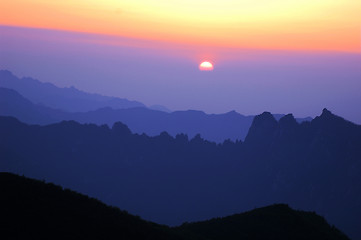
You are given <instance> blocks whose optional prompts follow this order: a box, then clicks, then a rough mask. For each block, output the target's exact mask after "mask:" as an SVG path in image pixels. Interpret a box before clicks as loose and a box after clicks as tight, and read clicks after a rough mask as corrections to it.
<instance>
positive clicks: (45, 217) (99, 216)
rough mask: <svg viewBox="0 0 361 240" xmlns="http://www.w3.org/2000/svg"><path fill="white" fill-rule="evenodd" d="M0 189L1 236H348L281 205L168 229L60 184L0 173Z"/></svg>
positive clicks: (249, 239)
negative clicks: (0, 195)
mask: <svg viewBox="0 0 361 240" xmlns="http://www.w3.org/2000/svg"><path fill="white" fill-rule="evenodd" d="M0 190H1V194H2V202H1V205H0V209H1V215H0V223H1V229H2V231H1V235H2V239H149V240H151V239H157V240H161V239H179V240H182V239H183V240H187V239H189V240H190V239H194V240H195V239H199V240H206V239H213V240H217V239H220V240H233V239H245V240H253V239H254V240H256V239H275V240H276V239H277V240H283V239H284V240H286V239H287V240H288V239H296V240H298V239H299V240H301V239H304V240H313V239H315V240H316V239H317V240H346V239H348V238H347V237H346V236H345V235H344V234H342V233H341V232H340V231H339V230H337V229H336V228H335V227H331V226H330V225H329V224H328V223H327V222H326V221H325V220H324V219H323V218H322V217H320V216H317V215H316V214H314V213H310V212H303V211H294V210H292V209H291V208H289V207H288V206H287V205H273V206H269V207H264V208H259V209H255V210H253V211H250V212H246V213H243V214H238V215H233V216H230V217H225V218H218V219H212V220H209V221H205V222H197V223H188V224H183V225H182V226H180V227H177V228H169V227H167V226H164V225H158V224H155V223H151V222H147V221H144V220H142V219H140V218H139V217H136V216H133V215H130V214H128V213H127V212H125V211H121V210H119V209H118V208H115V207H109V206H107V205H105V204H103V203H102V202H100V201H98V200H96V199H94V198H89V197H87V196H85V195H81V194H79V193H76V192H74V191H71V190H68V189H65V190H64V189H63V188H61V187H60V186H56V185H54V184H50V183H47V184H46V183H44V182H41V181H38V180H32V179H29V178H25V177H20V176H17V175H14V174H10V173H0ZM4 237H5V238H4Z"/></svg>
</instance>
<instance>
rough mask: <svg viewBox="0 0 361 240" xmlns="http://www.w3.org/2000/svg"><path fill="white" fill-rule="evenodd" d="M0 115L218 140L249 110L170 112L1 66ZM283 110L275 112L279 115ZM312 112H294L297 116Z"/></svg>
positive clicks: (230, 134) (236, 135)
mask: <svg viewBox="0 0 361 240" xmlns="http://www.w3.org/2000/svg"><path fill="white" fill-rule="evenodd" d="M0 115H2V116H14V117H16V118H18V119H19V120H21V121H23V122H26V123H29V124H41V125H44V124H50V123H56V122H59V121H62V120H75V121H78V122H80V123H95V124H98V125H102V124H108V125H109V126H112V125H113V124H114V123H115V122H117V121H121V122H123V123H125V124H126V125H127V126H128V127H129V128H130V129H131V131H132V132H134V133H138V134H142V133H145V134H147V135H149V136H156V135H159V134H160V133H161V132H162V131H167V132H168V133H169V134H170V135H171V136H176V135H177V134H179V133H184V134H187V135H188V136H189V137H191V138H193V137H194V136H195V135H197V134H201V136H202V137H203V138H204V139H207V140H209V141H214V142H217V143H221V142H223V141H224V140H227V139H230V140H232V141H235V140H237V139H239V140H244V138H245V137H246V135H247V132H248V129H249V127H250V126H251V124H252V120H253V118H254V116H244V115H242V114H239V113H237V112H235V111H231V112H228V113H224V114H206V113H204V112H202V111H196V110H187V111H174V112H170V111H169V110H168V109H166V108H165V107H163V106H159V105H157V106H151V107H150V108H147V107H146V106H145V105H144V104H142V103H140V102H135V101H128V100H127V99H120V98H114V97H106V96H102V95H98V94H89V93H86V92H83V91H80V90H77V89H76V88H74V87H71V88H58V87H56V86H55V85H53V84H51V83H42V82H40V81H38V80H35V79H32V78H21V79H20V78H18V77H16V76H14V75H13V74H12V73H11V72H9V71H6V70H1V71H0ZM282 116H284V115H283V114H274V117H275V118H276V119H280V118H281V117H282ZM311 120H312V118H309V117H307V118H297V121H298V122H303V121H311Z"/></svg>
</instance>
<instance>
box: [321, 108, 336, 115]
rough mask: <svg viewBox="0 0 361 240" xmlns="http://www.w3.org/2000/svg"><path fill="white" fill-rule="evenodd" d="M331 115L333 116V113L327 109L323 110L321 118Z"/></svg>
mask: <svg viewBox="0 0 361 240" xmlns="http://www.w3.org/2000/svg"><path fill="white" fill-rule="evenodd" d="M331 115H333V114H332V112H331V111H329V110H328V109H327V108H324V109H323V110H322V114H321V116H331Z"/></svg>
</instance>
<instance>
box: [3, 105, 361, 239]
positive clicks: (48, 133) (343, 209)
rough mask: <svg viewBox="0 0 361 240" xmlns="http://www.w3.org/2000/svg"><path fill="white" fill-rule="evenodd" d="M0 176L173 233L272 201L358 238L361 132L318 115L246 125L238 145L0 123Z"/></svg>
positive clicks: (121, 128)
mask: <svg viewBox="0 0 361 240" xmlns="http://www.w3.org/2000/svg"><path fill="white" fill-rule="evenodd" d="M0 156H1V161H0V169H2V170H4V171H10V172H14V173H19V174H25V175H26V176H30V177H34V178H38V179H46V180H47V181H52V182H55V183H57V184H61V185H63V186H65V187H68V188H72V189H74V190H76V191H79V192H82V193H85V194H89V195H91V196H94V197H97V198H98V199H100V200H102V201H104V202H106V203H107V204H112V205H116V206H122V208H124V209H127V210H129V211H130V212H131V213H134V214H138V215H140V216H142V217H144V218H145V219H147V220H152V221H155V222H158V223H164V224H172V225H175V224H180V223H182V222H184V221H188V222H189V221H196V220H197V221H198V220H202V219H209V218H211V217H215V216H225V215H230V214H233V213H236V212H243V211H246V210H249V209H253V208H254V207H257V206H265V205H269V204H273V203H277V202H283V203H287V204H289V205H290V206H292V207H295V208H297V209H303V210H312V211H316V212H317V213H318V214H320V215H322V216H324V217H325V218H326V219H327V220H328V221H329V222H330V223H331V224H335V225H336V226H338V227H339V228H340V229H341V230H342V231H344V232H346V233H347V234H348V235H349V236H351V237H352V238H355V239H358V238H360V237H361V232H360V228H359V223H360V222H361V127H360V126H359V125H355V124H353V123H351V122H348V121H346V120H344V119H342V118H340V117H338V116H335V115H333V114H332V113H330V112H329V111H328V110H326V109H325V110H324V111H323V112H322V114H321V116H319V117H316V118H315V119H314V120H312V121H311V122H304V123H302V124H298V123H297V122H296V121H295V119H294V118H293V116H292V115H287V116H284V117H283V118H281V119H280V120H279V121H276V120H275V119H274V118H273V116H272V115H271V114H269V113H263V114H261V115H259V116H257V117H255V119H254V121H253V124H252V126H251V128H250V132H249V134H248V136H247V138H246V140H245V142H244V143H243V142H231V141H225V142H224V143H223V144H215V143H212V142H208V141H206V140H204V139H202V138H201V137H200V136H199V135H197V136H195V137H194V138H192V139H188V137H187V136H186V135H182V134H179V135H177V136H176V137H171V136H170V135H169V134H167V133H166V132H164V133H162V134H160V135H159V136H156V137H149V136H146V135H138V134H132V133H131V131H130V130H129V128H128V127H127V126H126V125H124V124H122V123H117V124H114V126H113V127H112V128H109V127H108V126H106V125H103V126H96V125H93V124H79V123H77V122H74V121H68V122H66V121H64V122H61V123H57V124H52V125H48V126H29V125H26V124H23V123H21V122H19V121H17V120H16V119H14V118H9V117H1V118H0Z"/></svg>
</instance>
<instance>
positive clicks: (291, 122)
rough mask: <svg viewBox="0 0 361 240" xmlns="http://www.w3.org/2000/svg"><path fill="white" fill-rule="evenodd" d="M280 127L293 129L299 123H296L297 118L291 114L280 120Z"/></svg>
mask: <svg viewBox="0 0 361 240" xmlns="http://www.w3.org/2000/svg"><path fill="white" fill-rule="evenodd" d="M279 125H280V126H281V127H292V126H296V125H297V121H296V119H295V117H294V116H293V114H291V113H290V114H287V115H285V116H283V117H282V118H281V119H280V120H279Z"/></svg>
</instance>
